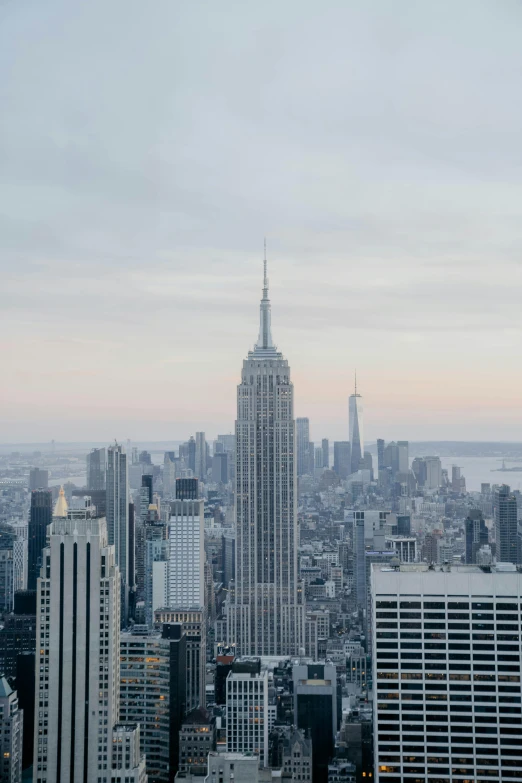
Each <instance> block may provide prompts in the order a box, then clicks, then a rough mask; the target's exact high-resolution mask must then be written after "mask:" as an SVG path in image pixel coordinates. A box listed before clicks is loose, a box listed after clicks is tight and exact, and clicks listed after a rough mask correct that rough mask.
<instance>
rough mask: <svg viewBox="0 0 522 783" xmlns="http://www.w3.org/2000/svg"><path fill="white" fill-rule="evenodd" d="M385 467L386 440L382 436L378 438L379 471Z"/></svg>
mask: <svg viewBox="0 0 522 783" xmlns="http://www.w3.org/2000/svg"><path fill="white" fill-rule="evenodd" d="M383 468H384V441H383V439H382V438H378V439H377V471H379V470H382V469H383Z"/></svg>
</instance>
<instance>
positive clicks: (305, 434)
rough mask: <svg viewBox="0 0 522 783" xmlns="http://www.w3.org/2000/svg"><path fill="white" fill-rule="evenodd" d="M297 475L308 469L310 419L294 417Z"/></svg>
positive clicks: (304, 473)
mask: <svg viewBox="0 0 522 783" xmlns="http://www.w3.org/2000/svg"><path fill="white" fill-rule="evenodd" d="M296 449H297V475H298V476H304V475H306V474H307V473H308V472H309V469H310V419H307V418H303V417H300V418H297V419H296Z"/></svg>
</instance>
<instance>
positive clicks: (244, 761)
mask: <svg viewBox="0 0 522 783" xmlns="http://www.w3.org/2000/svg"><path fill="white" fill-rule="evenodd" d="M203 780H204V783H214V781H219V783H258V780H259V770H258V757H257V756H256V755H255V754H253V753H222V752H219V753H218V752H215V751H214V752H212V753H209V754H208V765H207V775H206V776H205V778H204V779H203Z"/></svg>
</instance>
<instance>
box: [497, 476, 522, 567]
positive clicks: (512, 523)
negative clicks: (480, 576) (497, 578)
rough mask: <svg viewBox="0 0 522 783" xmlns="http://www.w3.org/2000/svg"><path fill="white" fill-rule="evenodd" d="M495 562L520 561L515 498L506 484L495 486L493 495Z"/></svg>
mask: <svg viewBox="0 0 522 783" xmlns="http://www.w3.org/2000/svg"><path fill="white" fill-rule="evenodd" d="M493 513H494V518H495V541H496V543H497V550H496V551H497V562H500V563H520V561H521V558H520V548H521V547H520V540H519V537H518V529H517V525H518V523H517V499H516V497H515V496H514V495H513V494H512V493H511V489H510V487H508V486H507V484H502V486H500V487H497V489H496V490H495V494H494V497H493Z"/></svg>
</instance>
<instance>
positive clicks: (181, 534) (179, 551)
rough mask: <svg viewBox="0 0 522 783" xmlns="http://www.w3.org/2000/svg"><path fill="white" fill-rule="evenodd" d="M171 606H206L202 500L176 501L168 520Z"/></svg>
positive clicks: (171, 505)
mask: <svg viewBox="0 0 522 783" xmlns="http://www.w3.org/2000/svg"><path fill="white" fill-rule="evenodd" d="M169 547H170V553H169V566H168V580H169V587H168V591H169V602H168V606H170V607H172V608H175V607H182V606H202V607H204V605H205V573H204V569H205V512H204V503H203V500H174V501H172V502H171V504H170V521H169Z"/></svg>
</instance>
